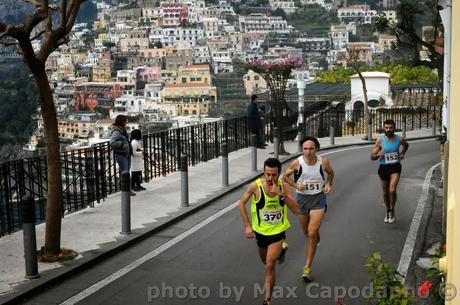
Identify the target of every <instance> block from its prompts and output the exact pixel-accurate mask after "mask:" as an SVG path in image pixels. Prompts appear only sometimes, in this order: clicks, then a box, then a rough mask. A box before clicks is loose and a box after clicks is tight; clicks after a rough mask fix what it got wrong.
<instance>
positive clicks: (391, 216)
mask: <svg viewBox="0 0 460 305" xmlns="http://www.w3.org/2000/svg"><path fill="white" fill-rule="evenodd" d="M388 214H389V216H388V223H394V222H395V212H390V213H388Z"/></svg>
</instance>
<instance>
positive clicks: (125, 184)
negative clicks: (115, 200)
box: [120, 171, 131, 235]
mask: <svg viewBox="0 0 460 305" xmlns="http://www.w3.org/2000/svg"><path fill="white" fill-rule="evenodd" d="M130 180H131V179H130V177H129V171H123V172H122V173H121V232H120V233H121V234H123V235H128V234H131V196H130V195H129V193H130V192H131V181H130Z"/></svg>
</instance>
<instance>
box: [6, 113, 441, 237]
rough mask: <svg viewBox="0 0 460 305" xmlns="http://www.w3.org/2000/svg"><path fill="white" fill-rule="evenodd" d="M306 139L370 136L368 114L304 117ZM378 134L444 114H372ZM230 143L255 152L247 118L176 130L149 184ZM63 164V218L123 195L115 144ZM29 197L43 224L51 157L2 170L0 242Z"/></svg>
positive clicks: (151, 162) (290, 133) (166, 139)
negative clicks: (390, 125)
mask: <svg viewBox="0 0 460 305" xmlns="http://www.w3.org/2000/svg"><path fill="white" fill-rule="evenodd" d="M290 115H291V116H292V118H293V120H291V121H292V122H293V123H292V125H291V126H287V127H286V129H285V130H283V131H282V132H283V134H284V139H286V140H287V139H293V138H294V137H295V135H296V134H297V131H298V128H297V124H296V120H295V118H296V116H298V112H296V109H294V110H292V111H291V113H290ZM303 117H304V122H305V130H304V131H305V134H306V135H311V136H316V137H325V136H329V127H330V126H331V125H334V126H335V132H336V136H338V137H340V136H346V135H357V134H365V132H366V122H365V121H364V112H363V111H362V110H355V111H345V110H344V109H343V108H340V107H324V108H321V109H315V110H307V111H304V113H303ZM371 117H372V126H373V132H380V131H381V128H382V127H383V121H384V120H386V119H389V118H391V119H393V120H395V122H396V127H397V129H398V130H401V129H402V124H403V123H402V122H403V118H405V120H406V128H407V130H408V131H409V130H415V129H420V128H424V127H430V126H431V124H432V119H433V118H434V119H436V122H437V124H440V122H441V119H440V117H441V108H439V107H428V108H397V109H378V110H372V111H371ZM272 126H273V122H272V121H271V119H270V116H269V115H267V116H266V117H265V132H266V135H267V139H271V135H272V130H273V129H272ZM224 142H227V143H228V148H229V151H230V152H232V151H236V150H238V149H241V148H245V147H248V146H249V143H250V142H249V131H248V128H247V122H246V118H245V117H240V118H234V119H228V120H218V121H214V122H210V123H204V124H199V125H193V126H188V127H184V128H177V129H171V130H168V131H163V132H159V133H155V134H150V135H145V136H144V138H143V146H144V154H145V155H144V160H145V170H144V179H145V180H147V181H148V180H151V179H154V178H156V177H159V176H164V175H167V174H168V173H171V172H174V171H177V170H179V159H180V156H181V154H185V155H187V157H188V161H189V164H190V165H195V164H198V163H200V162H206V161H208V160H211V159H214V158H217V157H219V156H220V154H221V144H222V143H224ZM61 162H62V188H63V196H62V203H63V204H62V215H65V214H67V213H70V212H73V211H77V210H80V209H83V208H86V207H87V206H92V205H93V204H94V202H100V201H101V200H103V199H105V198H106V197H107V196H108V195H109V194H112V193H115V192H117V191H119V189H120V183H119V174H118V166H117V164H116V162H115V160H114V158H113V154H112V150H111V149H110V146H109V143H108V142H104V143H100V144H96V145H93V146H92V147H90V148H85V149H79V150H74V151H68V152H63V153H61ZM25 195H29V196H31V197H33V198H34V200H35V203H36V213H37V215H36V220H37V222H43V221H44V220H45V215H46V203H47V164H46V157H44V156H39V157H33V158H27V159H22V160H15V161H10V162H6V163H3V164H0V236H3V235H5V234H9V233H11V232H14V231H17V230H20V229H21V227H22V223H21V213H20V212H21V210H20V209H21V199H22V198H23V197H24V196H25Z"/></svg>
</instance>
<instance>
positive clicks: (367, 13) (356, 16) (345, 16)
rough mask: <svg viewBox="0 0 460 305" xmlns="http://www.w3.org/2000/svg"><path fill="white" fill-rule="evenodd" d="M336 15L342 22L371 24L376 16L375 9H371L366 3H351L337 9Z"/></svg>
mask: <svg viewBox="0 0 460 305" xmlns="http://www.w3.org/2000/svg"><path fill="white" fill-rule="evenodd" d="M337 17H338V18H339V20H340V22H342V23H350V22H354V23H358V24H360V23H363V24H371V23H372V20H373V19H374V18H377V17H378V14H377V11H376V10H371V9H370V6H369V5H367V4H362V5H351V6H348V7H344V8H339V9H338V10H337Z"/></svg>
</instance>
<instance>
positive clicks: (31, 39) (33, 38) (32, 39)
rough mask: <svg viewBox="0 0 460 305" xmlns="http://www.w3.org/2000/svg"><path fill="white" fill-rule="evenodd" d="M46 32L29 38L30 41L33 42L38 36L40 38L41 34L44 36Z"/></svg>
mask: <svg viewBox="0 0 460 305" xmlns="http://www.w3.org/2000/svg"><path fill="white" fill-rule="evenodd" d="M45 33H46V31H45V30H43V31H40V32H39V33H38V34H37V35H35V36H33V37H31V38H30V41H34V40H35V39H37V38H39V37H40V36H42V35H43V34H45Z"/></svg>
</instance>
